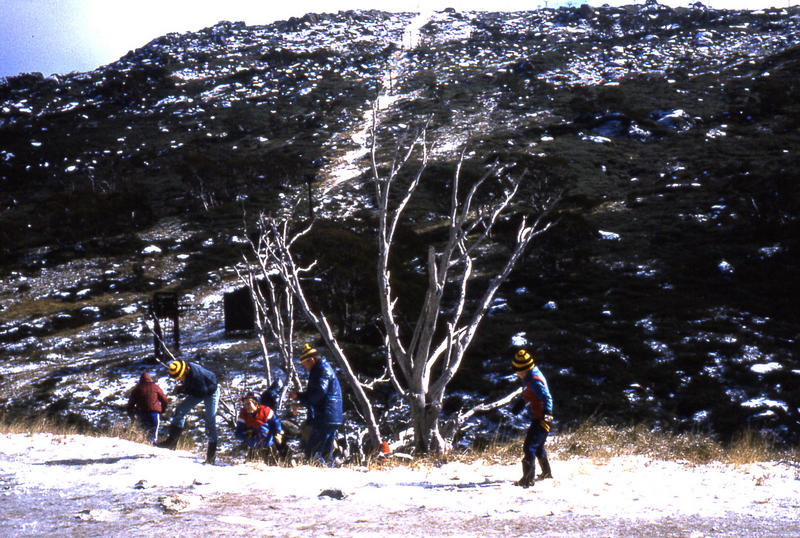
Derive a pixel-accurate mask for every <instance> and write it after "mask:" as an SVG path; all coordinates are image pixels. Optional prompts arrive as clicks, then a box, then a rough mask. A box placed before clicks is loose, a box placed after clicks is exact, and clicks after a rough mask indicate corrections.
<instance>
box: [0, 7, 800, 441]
mask: <svg viewBox="0 0 800 538" xmlns="http://www.w3.org/2000/svg"><path fill="white" fill-rule="evenodd" d="M798 36H800V7H797V6H794V7H786V8H775V9H766V10H759V11H746V10H741V11H733V10H716V9H710V8H708V7H707V6H704V5H703V4H701V3H696V4H693V5H692V6H690V7H683V8H672V7H669V6H666V5H662V4H658V3H656V2H651V1H648V2H646V3H639V4H635V5H628V6H624V7H610V6H606V7H596V8H594V7H590V6H580V7H569V8H566V7H565V8H559V9H539V10H532V11H527V12H518V13H492V12H470V11H458V10H456V9H449V10H444V11H441V12H432V13H431V12H428V13H422V14H418V13H383V12H378V11H352V12H340V13H338V14H327V15H326V14H308V15H306V16H304V17H302V18H298V19H291V20H287V21H280V22H276V23H274V24H270V25H266V26H246V25H244V24H243V23H236V22H225V21H222V22H220V23H219V24H216V25H214V26H212V27H209V28H205V29H203V30H200V31H197V32H187V33H185V34H167V35H164V36H161V37H159V38H157V39H155V40H153V41H152V42H150V43H148V44H147V45H145V46H143V47H142V48H140V49H137V50H135V51H131V52H130V53H129V54H126V55H125V56H124V57H123V58H120V59H119V60H118V61H116V62H114V63H112V64H109V65H106V66H103V67H101V68H98V69H96V70H94V71H92V72H89V73H72V74H68V75H64V76H52V77H45V76H43V75H41V74H24V75H20V76H16V77H10V78H8V79H7V80H5V81H0V412H2V413H3V414H5V415H7V416H8V417H10V418H12V419H18V418H20V419H22V418H29V417H43V416H44V417H47V418H49V419H52V420H58V421H62V422H66V423H69V424H72V425H76V426H79V427H83V428H86V429H87V430H97V429H99V430H103V429H111V428H113V427H114V426H115V425H116V424H117V423H118V422H119V421H120V420H124V406H125V403H126V401H127V394H126V391H128V390H130V388H131V387H132V386H133V384H134V383H135V381H136V379H138V377H139V376H140V375H141V373H142V372H143V371H150V373H151V374H153V375H154V377H155V378H156V379H157V380H158V381H159V383H160V384H161V386H162V388H164V389H165V390H167V391H168V392H170V395H171V396H173V398H174V393H172V390H173V389H174V384H173V383H172V382H171V381H170V380H168V379H166V376H165V375H164V374H165V372H164V371H163V369H161V368H160V367H158V366H157V363H156V362H155V361H154V360H153V359H152V354H153V338H152V336H151V334H150V333H149V331H148V329H146V328H145V326H144V324H145V320H146V319H148V312H149V310H150V307H151V304H152V299H153V297H154V295H155V294H156V293H158V292H164V291H167V292H173V293H175V294H177V295H178V296H179V308H180V329H181V333H180V350H179V353H180V355H181V357H182V358H189V359H191V358H194V357H195V355H196V354H202V355H203V356H204V358H203V360H202V362H203V364H204V365H205V366H207V367H209V368H210V369H212V370H214V371H215V373H217V375H218V376H219V377H220V379H221V380H222V381H223V383H222V385H223V388H224V391H223V398H224V400H225V401H228V402H235V401H236V399H237V397H238V396H240V395H241V394H242V393H244V392H245V391H247V390H263V389H264V388H266V387H265V386H264V385H265V379H264V375H263V361H262V357H261V349H260V346H259V343H258V341H257V339H256V338H254V337H252V335H241V334H229V333H227V332H226V330H225V321H226V319H225V313H224V294H225V293H226V292H228V291H231V290H233V289H234V288H236V287H237V286H240V285H241V284H240V282H239V281H238V279H237V276H236V272H235V270H234V269H235V268H234V266H235V265H236V264H237V263H238V262H239V261H240V260H241V249H242V237H244V236H245V231H244V230H243V221H245V220H246V219H245V217H246V218H249V219H253V218H254V217H255V216H256V215H257V214H258V213H259V212H261V211H270V210H275V211H277V210H282V209H286V208H287V207H295V206H296V205H297V207H300V208H302V209H303V210H305V209H306V208H308V207H311V206H314V207H315V208H316V211H317V212H316V215H317V216H319V217H321V218H322V219H325V222H324V224H323V223H321V222H318V223H317V225H316V228H315V233H316V234H318V235H315V236H314V237H313V250H312V252H309V253H308V255H309V256H313V257H315V258H316V259H317V260H318V262H319V264H318V266H317V267H318V268H319V271H320V272H319V274H318V275H314V276H315V278H319V279H320V280H319V281H320V282H321V283H322V286H321V289H319V290H316V293H314V294H313V295H314V297H315V299H318V300H319V301H320V302H323V301H324V302H327V305H326V308H325V309H326V314H328V315H329V318H330V320H331V323H332V325H333V326H335V329H336V331H337V332H338V333H340V334H341V335H342V338H343V340H342V342H341V344H342V347H343V348H345V350H346V351H347V352H348V353H349V357H350V358H351V359H352V360H353V361H354V363H356V364H357V366H359V367H363V369H364V370H365V371H364V372H360V373H364V374H370V375H371V373H372V372H369V371H367V370H369V368H370V367H372V366H374V365H375V364H376V363H381V364H382V361H383V357H382V346H383V345H384V340H383V338H382V335H381V334H379V332H378V331H376V330H375V328H374V327H375V323H374V321H375V320H376V319H377V318H378V316H379V315H380V308H379V307H378V305H377V303H376V301H377V292H376V289H375V286H374V284H373V282H372V281H371V278H372V275H374V274H375V267H374V258H375V252H374V250H370V249H371V248H372V246H373V245H375V214H374V213H375V211H374V203H373V201H372V199H371V193H372V192H373V189H372V188H371V186H370V185H369V184H368V179H369V174H364V171H365V170H366V169H367V168H368V162H367V161H368V159H367V158H366V156H367V155H368V154H369V152H368V151H367V150H368V147H367V140H368V137H367V134H368V128H369V126H370V125H371V124H370V123H369V119H370V114H371V111H372V105H373V102H374V101H376V100H377V101H378V103H379V105H380V108H381V113H380V125H381V127H382V130H381V134H379V136H378V138H379V142H380V145H381V147H382V149H381V151H379V152H378V158H379V159H382V160H383V161H384V162H386V163H388V162H390V160H391V152H392V148H393V147H394V144H395V143H396V140H397V139H398V138H400V137H401V135H402V133H404V132H405V131H406V129H407V128H409V127H412V128H413V127H415V126H419V125H421V124H423V123H425V122H426V121H430V123H429V130H428V132H429V134H430V137H431V139H432V140H433V139H435V140H437V141H438V142H439V145H438V147H437V148H436V149H437V151H435V152H432V161H435V162H432V163H431V166H430V167H429V168H428V171H426V174H425V177H424V182H423V184H422V186H421V188H420V190H419V195H420V196H419V199H418V200H415V203H414V204H413V205H414V207H411V208H409V209H410V213H409V216H410V218H409V219H408V222H404V223H403V228H404V229H403V230H402V231H403V234H402V237H398V242H399V243H398V245H397V248H398V250H396V252H398V253H400V252H402V253H403V254H402V255H398V256H397V258H398V261H397V263H398V266H399V267H397V271H394V269H393V272H394V274H405V275H407V279H406V280H405V281H404V282H402V283H398V286H397V287H394V286H393V290H394V291H396V292H397V294H398V296H399V297H401V298H403V299H404V300H406V299H407V300H408V303H409V305H404V304H398V309H399V310H400V309H402V311H403V314H404V315H405V316H407V318H408V319H410V320H413V319H417V316H416V312H415V310H414V307H415V306H416V305H415V303H416V302H418V301H420V300H421V299H422V298H423V297H424V293H423V292H421V291H420V289H419V282H420V281H422V280H424V279H425V278H426V277H425V275H424V274H423V269H422V265H421V264H420V260H424V259H425V258H424V256H425V249H426V248H427V246H436V243H437V241H441V240H442V237H441V236H440V235H438V229H439V225H440V224H441V223H442V222H443V220H442V219H444V218H446V209H445V208H444V207H443V206H442V199H443V197H442V196H441V193H442V192H443V189H445V188H446V187H447V185H448V183H449V182H450V180H451V178H452V169H453V167H454V165H455V157H454V155H455V154H456V153H457V152H456V151H454V150H455V149H456V148H458V147H459V146H460V145H461V144H463V143H467V142H468V143H469V147H470V150H471V151H473V152H474V153H470V158H469V159H468V162H466V163H465V168H464V177H465V179H466V178H472V177H480V176H481V175H482V174H483V171H484V170H485V168H486V166H488V164H489V163H492V162H496V163H500V164H503V165H507V166H508V167H509V168H508V169H509V170H510V171H513V173H514V174H516V173H517V172H519V173H520V174H521V173H522V172H523V171H524V170H528V172H529V175H527V176H525V178H526V179H525V181H524V183H523V185H522V190H523V192H522V193H521V194H520V196H521V198H520V200H521V201H520V204H519V207H516V208H514V211H515V212H516V213H515V214H514V215H509V216H508V219H509V220H508V221H505V224H506V228H499V229H498V230H497V233H496V234H492V241H493V244H492V249H489V250H487V251H486V253H485V255H482V256H481V257H480V259H478V260H476V267H475V271H474V274H475V275H476V276H475V278H476V282H474V287H473V288H471V289H474V290H477V289H480V288H481V286H484V285H485V284H486V281H485V279H486V278H488V275H490V274H491V272H492V271H493V270H495V269H496V264H497V263H498V261H497V258H495V257H494V256H493V255H491V252H492V251H493V250H495V249H496V250H497V251H501V250H503V249H504V248H506V246H507V244H508V242H509V240H513V233H514V231H515V227H513V226H511V223H512V222H513V221H514V219H515V218H517V217H519V216H521V215H523V214H526V213H527V212H529V210H530V208H531V207H532V206H531V205H530V204H529V200H527V199H526V200H525V201H522V197H528V196H534V195H536V194H548V195H549V194H553V195H555V194H560V193H563V194H564V198H563V199H562V200H563V205H562V206H561V207H559V213H558V214H559V217H558V220H557V223H555V224H554V226H553V228H552V229H551V231H550V232H549V233H548V234H546V235H545V236H543V237H542V238H541V241H540V242H538V243H537V244H535V245H534V248H533V249H531V251H530V252H529V253H528V254H527V255H526V257H525V259H524V260H522V261H521V263H519V264H518V267H517V268H516V269H515V271H514V272H513V273H512V274H511V275H510V276H509V279H508V280H507V281H506V282H505V283H504V285H503V286H502V288H501V289H500V290H499V291H498V295H497V297H496V301H495V302H494V303H493V304H492V305H491V308H490V310H489V313H488V315H487V318H486V319H485V321H484V323H483V325H482V326H481V327H480V329H479V331H478V334H477V336H476V339H475V341H474V343H473V345H472V346H471V348H470V350H469V353H468V355H467V356H466V357H465V361H464V363H463V367H462V368H461V369H460V371H459V372H458V374H457V375H456V377H455V378H454V379H453V381H452V383H451V384H450V385H449V386H448V390H449V393H448V394H449V395H448V398H447V399H446V401H445V402H444V414H445V415H448V416H450V417H451V416H453V415H455V413H457V412H458V411H459V410H465V409H470V408H471V407H472V406H473V405H476V404H478V403H482V402H485V401H491V400H494V399H496V398H500V397H502V396H504V395H505V394H507V393H508V392H509V390H511V386H512V385H513V384H514V383H515V378H514V375H513V373H512V372H511V371H510V370H509V358H510V357H511V356H512V354H513V352H514V351H515V348H516V347H521V346H525V347H526V348H528V349H531V350H533V351H534V354H535V355H536V356H537V359H538V363H539V365H540V366H541V367H542V369H543V372H544V373H545V375H546V376H547V380H548V383H549V385H550V387H551V389H552V391H553V393H554V398H555V402H556V411H555V415H556V419H557V421H558V422H559V423H560V424H561V425H563V426H569V425H572V424H576V423H580V422H582V421H583V420H585V419H586V417H588V416H592V415H595V414H598V415H601V416H602V417H603V418H607V419H609V420H610V421H611V422H613V423H616V424H644V425H647V426H649V427H654V428H659V429H661V430H665V431H702V432H709V433H710V434H712V435H718V436H719V437H720V438H722V439H726V438H730V437H731V436H733V435H735V434H736V433H737V432H738V431H739V430H741V429H742V428H749V429H752V430H755V431H760V432H764V433H766V434H768V435H770V436H774V437H776V438H777V439H779V440H781V441H783V442H785V443H787V444H797V442H798V441H799V440H800V439H799V438H798V432H800V390H799V389H798V387H800V384H798V380H799V379H800V356H798V353H797V341H798V338H800V336H798V335H800V309H798V308H797V304H798V302H799V301H800V187H799V186H798V185H800V184H799V183H798V182H797V181H796V176H797V170H798V166H800V165H799V163H800V161H799V160H798V148H800V84H798V80H800V41H798ZM365 245H366V246H365ZM310 250H311V249H310ZM343 253H346V254H348V255H349V256H350V258H348V259H347V260H346V262H347V263H340V262H341V259H342V258H343V256H342V254H343ZM473 304H474V301H473ZM328 306H330V308H327V307H328ZM450 306H451V305H446V307H445V309H444V310H446V309H447V308H450ZM298 329H299V330H300V331H302V332H303V334H302V335H301V337H302V338H303V339H306V338H308V339H312V340H313V339H316V338H317V335H316V334H314V333H313V332H312V331H309V330H308V325H307V324H304V323H303V321H302V320H298ZM376 359H377V360H376ZM273 366H275V365H273ZM396 399H397V395H396V394H395V393H393V392H392V391H390V390H387V391H385V392H384V393H380V394H376V400H379V401H377V402H376V406H377V407H376V409H377V411H378V415H387V416H388V414H387V412H388V411H390V410H391V409H393V406H394V404H395V403H396ZM351 401H352V399H351V398H350V395H347V396H346V403H347V404H348V406H349V404H350V402H351ZM349 407H350V406H349ZM346 411H347V413H348V419H347V421H346V424H345V427H346V430H347V431H346V432H345V433H346V434H349V435H350V436H351V437H352V436H354V435H355V434H356V433H357V430H358V429H359V428H361V427H362V426H363V424H361V423H360V419H359V418H358V416H357V415H356V414H355V413H353V410H352V408H349V409H347V410H346ZM169 418H170V417H169V416H167V417H165V419H167V420H169ZM443 418H448V417H443ZM469 426H470V427H471V428H472V429H471V430H470V432H469V435H468V436H465V437H462V438H460V439H458V440H457V442H458V443H463V444H469V443H470V442H472V440H473V439H475V438H479V437H481V436H482V437H483V438H484V439H485V438H490V437H494V436H497V437H499V438H507V437H514V436H515V435H518V434H519V432H520V430H521V429H522V428H524V423H523V421H521V420H519V419H517V418H516V417H515V416H514V415H513V414H512V413H511V412H510V410H509V408H508V407H506V408H502V409H499V410H496V411H493V412H491V413H487V414H484V415H480V416H475V417H473V419H472V423H471V424H469ZM382 427H383V428H384V433H385V435H386V436H387V437H388V438H391V439H392V441H395V440H396V439H397V437H398V434H399V432H402V431H403V430H405V429H406V428H407V427H408V424H384V425H382ZM227 433H228V432H227V431H225V432H224V434H223V435H224V436H225V435H227ZM192 434H193V435H197V436H198V438H201V439H202V436H203V432H202V431H200V430H199V429H193V431H192ZM223 439H226V437H223ZM223 443H225V444H226V445H227V443H228V442H227V440H223ZM221 448H222V449H227V448H228V447H227V446H222V447H221Z"/></svg>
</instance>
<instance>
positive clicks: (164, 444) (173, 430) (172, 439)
mask: <svg viewBox="0 0 800 538" xmlns="http://www.w3.org/2000/svg"><path fill="white" fill-rule="evenodd" d="M182 433H183V428H179V427H178V426H175V425H174V424H170V426H169V433H168V434H167V438H166V439H164V440H163V441H161V442H160V443H157V444H156V446H158V447H160V448H168V449H170V450H175V449H176V448H177V447H178V440H179V439H180V438H181V434H182Z"/></svg>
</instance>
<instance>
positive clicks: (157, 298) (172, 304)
mask: <svg viewBox="0 0 800 538" xmlns="http://www.w3.org/2000/svg"><path fill="white" fill-rule="evenodd" d="M153 314H154V315H155V316H156V317H157V318H171V319H175V318H177V317H178V294H177V293H174V292H171V291H157V292H156V293H154V294H153Z"/></svg>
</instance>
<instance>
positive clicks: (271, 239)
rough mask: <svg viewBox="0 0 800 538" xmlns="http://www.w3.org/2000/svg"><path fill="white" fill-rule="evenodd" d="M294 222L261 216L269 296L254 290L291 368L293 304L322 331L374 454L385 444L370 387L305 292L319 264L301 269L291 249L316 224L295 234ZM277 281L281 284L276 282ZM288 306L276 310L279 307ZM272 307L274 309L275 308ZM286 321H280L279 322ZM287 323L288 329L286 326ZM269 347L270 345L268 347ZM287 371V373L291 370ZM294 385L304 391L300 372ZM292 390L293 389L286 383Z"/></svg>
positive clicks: (261, 255)
mask: <svg viewBox="0 0 800 538" xmlns="http://www.w3.org/2000/svg"><path fill="white" fill-rule="evenodd" d="M290 221H291V219H282V220H281V219H278V218H275V217H271V216H267V215H264V214H262V215H260V216H259V219H258V223H257V229H258V235H259V239H258V242H257V243H252V242H251V247H252V250H253V254H254V256H255V258H256V260H257V266H258V267H260V273H261V276H262V277H263V278H265V279H266V283H267V286H266V289H267V290H268V291H269V295H268V296H265V295H264V292H261V291H252V293H253V294H254V295H253V297H254V300H255V301H256V302H257V303H258V304H259V305H260V306H259V307H258V308H259V312H261V314H260V316H259V317H261V318H262V320H261V321H260V322H259V323H263V324H264V326H265V327H267V328H269V330H270V331H272V335H273V338H276V339H278V341H279V348H281V353H284V354H285V355H284V360H288V361H289V363H290V364H291V357H292V349H293V346H292V341H291V338H289V336H288V332H287V331H288V330H289V328H290V327H291V326H292V325H291V322H290V321H288V318H287V317H288V316H290V315H291V316H293V315H294V314H293V312H294V306H293V305H294V304H295V302H294V301H296V305H297V306H298V307H299V309H300V311H302V313H303V315H304V316H305V318H306V319H307V320H308V321H309V322H310V323H312V324H313V325H314V327H315V328H316V329H317V331H318V332H319V334H320V336H321V337H322V339H323V341H324V342H325V346H326V347H327V348H328V350H329V356H330V358H332V359H333V360H334V362H335V363H336V364H337V365H338V366H339V368H340V370H341V371H342V372H344V374H345V381H346V382H347V384H348V386H349V387H350V389H351V391H352V392H353V394H354V395H355V399H356V403H357V407H358V411H359V413H360V414H361V416H362V418H363V420H364V422H365V423H366V426H367V430H368V435H369V438H370V440H371V442H372V445H373V447H374V449H378V448H379V447H380V446H381V444H382V439H381V434H380V430H379V427H378V423H377V421H376V419H375V412H374V410H373V407H372V402H371V401H370V399H369V397H368V396H367V394H366V392H365V390H364V389H365V385H364V384H363V383H362V382H361V380H359V378H358V376H357V375H356V373H355V372H354V371H353V368H352V367H351V365H350V361H349V360H348V358H347V355H346V354H345V352H344V350H343V349H342V347H341V346H340V345H339V342H338V340H337V338H336V335H335V333H334V331H333V329H332V328H331V325H330V323H329V322H328V319H327V318H326V316H325V314H324V313H322V312H319V311H317V310H315V309H314V308H313V307H312V305H311V304H310V302H309V301H308V299H307V298H306V295H305V291H304V289H303V279H304V278H305V275H308V274H309V273H310V272H311V271H312V270H313V268H314V266H315V265H316V261H315V262H313V263H311V264H310V265H308V266H306V267H301V266H298V265H297V264H296V262H295V256H294V254H293V252H292V247H293V245H294V244H295V242H296V241H297V240H298V239H300V238H301V237H303V236H304V235H305V234H307V233H308V232H309V231H310V230H311V226H312V225H313V221H312V223H311V224H310V225H309V226H308V227H306V228H305V229H303V230H300V231H299V232H293V231H292V230H291V228H290ZM276 279H277V280H276ZM248 286H249V287H250V289H251V290H254V289H257V288H258V287H259V286H258V284H257V283H256V282H255V281H252V280H251V281H250V282H249V283H248ZM278 304H279V305H283V306H282V307H280V308H275V305H278ZM269 305H272V306H271V307H270V306H269ZM281 317H282V318H283V321H279V320H278V318H281ZM281 324H283V325H281ZM280 326H283V331H284V333H281V332H280V331H277V332H276V331H275V329H276V328H277V327H280ZM263 345H264V346H266V344H263ZM292 368H294V367H293V366H292ZM287 371H288V370H287ZM292 371H293V372H294V377H293V378H292V382H293V383H294V385H295V386H296V387H297V388H298V389H299V388H300V387H301V385H300V381H299V378H298V377H297V374H296V370H292ZM287 385H288V384H287Z"/></svg>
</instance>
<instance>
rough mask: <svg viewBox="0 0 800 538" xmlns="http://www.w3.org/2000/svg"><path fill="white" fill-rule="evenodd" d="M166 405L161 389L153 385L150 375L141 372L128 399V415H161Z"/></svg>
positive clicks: (165, 398)
mask: <svg viewBox="0 0 800 538" xmlns="http://www.w3.org/2000/svg"><path fill="white" fill-rule="evenodd" d="M168 403H169V398H167V395H166V394H164V391H163V390H161V387H159V386H158V385H156V384H155V383H153V380H152V379H150V374H148V373H147V372H143V373H142V375H141V377H139V382H138V383H136V386H135V387H133V390H132V391H131V396H130V398H129V399H128V413H129V414H133V413H163V412H164V410H165V409H166V408H167V404H168Z"/></svg>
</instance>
